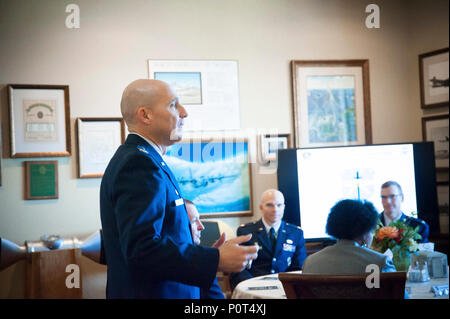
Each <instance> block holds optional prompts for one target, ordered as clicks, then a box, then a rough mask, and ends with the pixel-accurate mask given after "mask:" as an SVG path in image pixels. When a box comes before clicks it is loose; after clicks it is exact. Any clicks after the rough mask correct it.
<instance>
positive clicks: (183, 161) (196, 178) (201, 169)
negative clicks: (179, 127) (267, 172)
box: [163, 138, 253, 218]
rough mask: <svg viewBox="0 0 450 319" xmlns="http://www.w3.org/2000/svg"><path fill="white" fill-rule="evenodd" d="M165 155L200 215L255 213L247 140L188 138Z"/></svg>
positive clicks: (182, 191) (180, 184) (182, 192)
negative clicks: (253, 209)
mask: <svg viewBox="0 0 450 319" xmlns="http://www.w3.org/2000/svg"><path fill="white" fill-rule="evenodd" d="M163 158H164V161H165V163H166V164H167V166H169V167H170V169H171V171H172V172H173V175H174V176H175V178H176V180H177V183H178V185H179V187H180V191H181V196H182V197H183V198H185V199H189V200H190V201H192V202H193V203H194V204H195V206H196V207H197V210H198V212H199V214H200V217H201V218H203V217H237V216H252V215H253V212H252V201H251V194H252V191H251V164H250V161H249V150H248V140H247V139H243V138H237V139H236V138H229V139H224V138H217V139H186V140H183V141H181V142H180V143H177V144H174V145H172V146H170V147H169V148H168V149H167V152H166V154H165V155H164V156H163Z"/></svg>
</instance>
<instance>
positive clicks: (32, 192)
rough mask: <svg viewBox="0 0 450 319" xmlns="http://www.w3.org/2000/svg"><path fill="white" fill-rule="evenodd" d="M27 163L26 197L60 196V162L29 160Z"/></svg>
mask: <svg viewBox="0 0 450 319" xmlns="http://www.w3.org/2000/svg"><path fill="white" fill-rule="evenodd" d="M24 165H25V199H26V200H35V199H54V198H58V162H57V161H27V162H24Z"/></svg>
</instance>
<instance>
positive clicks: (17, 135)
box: [8, 84, 71, 158]
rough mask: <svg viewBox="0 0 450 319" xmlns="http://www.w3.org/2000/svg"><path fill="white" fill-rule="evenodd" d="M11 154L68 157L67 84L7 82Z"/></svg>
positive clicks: (15, 156) (68, 114)
mask: <svg viewBox="0 0 450 319" xmlns="http://www.w3.org/2000/svg"><path fill="white" fill-rule="evenodd" d="M8 101H9V115H10V138H11V140H10V142H11V157H12V158H20V157H55V156H70V153H71V148H70V107H69V87H68V86H67V85H29V84H10V85H8Z"/></svg>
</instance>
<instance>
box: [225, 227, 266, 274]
mask: <svg viewBox="0 0 450 319" xmlns="http://www.w3.org/2000/svg"><path fill="white" fill-rule="evenodd" d="M250 238H252V234H248V235H246V236H239V237H236V238H233V239H230V240H228V241H226V242H225V243H224V244H223V245H221V246H220V247H219V254H220V259H219V267H218V270H219V271H223V272H240V271H242V270H243V269H244V268H245V267H246V266H247V265H248V263H249V262H250V261H251V260H254V259H256V258H257V257H258V247H257V246H239V244H242V243H245V242H247V241H249V240H250Z"/></svg>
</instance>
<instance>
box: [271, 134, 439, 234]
mask: <svg viewBox="0 0 450 319" xmlns="http://www.w3.org/2000/svg"><path fill="white" fill-rule="evenodd" d="M434 161H435V159H434V147H433V143H432V142H424V143H402V144H383V145H362V146H342V147H321V148H300V149H288V150H280V151H279V153H278V186H279V189H280V191H281V192H283V194H284V195H285V200H286V209H285V216H284V219H285V220H286V221H288V222H291V223H294V224H296V225H299V226H301V227H302V229H303V232H304V236H305V239H306V240H307V241H321V240H326V239H330V237H329V236H328V235H327V234H326V232H325V226H326V221H327V217H328V213H329V212H330V209H331V207H333V205H334V204H336V203H337V202H338V201H340V200H342V199H360V200H368V201H370V202H372V203H373V204H374V206H375V208H376V209H377V211H378V212H379V213H380V212H382V211H383V206H382V204H381V197H380V193H381V185H382V184H383V183H384V182H386V181H390V180H393V181H396V182H398V183H399V184H400V185H401V187H402V189H403V194H404V202H403V204H402V210H403V212H404V213H405V214H406V215H409V216H414V217H419V218H421V219H423V220H425V221H426V222H427V223H428V224H429V226H430V232H432V233H433V232H439V213H438V204H437V192H436V171H435V162H434Z"/></svg>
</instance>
